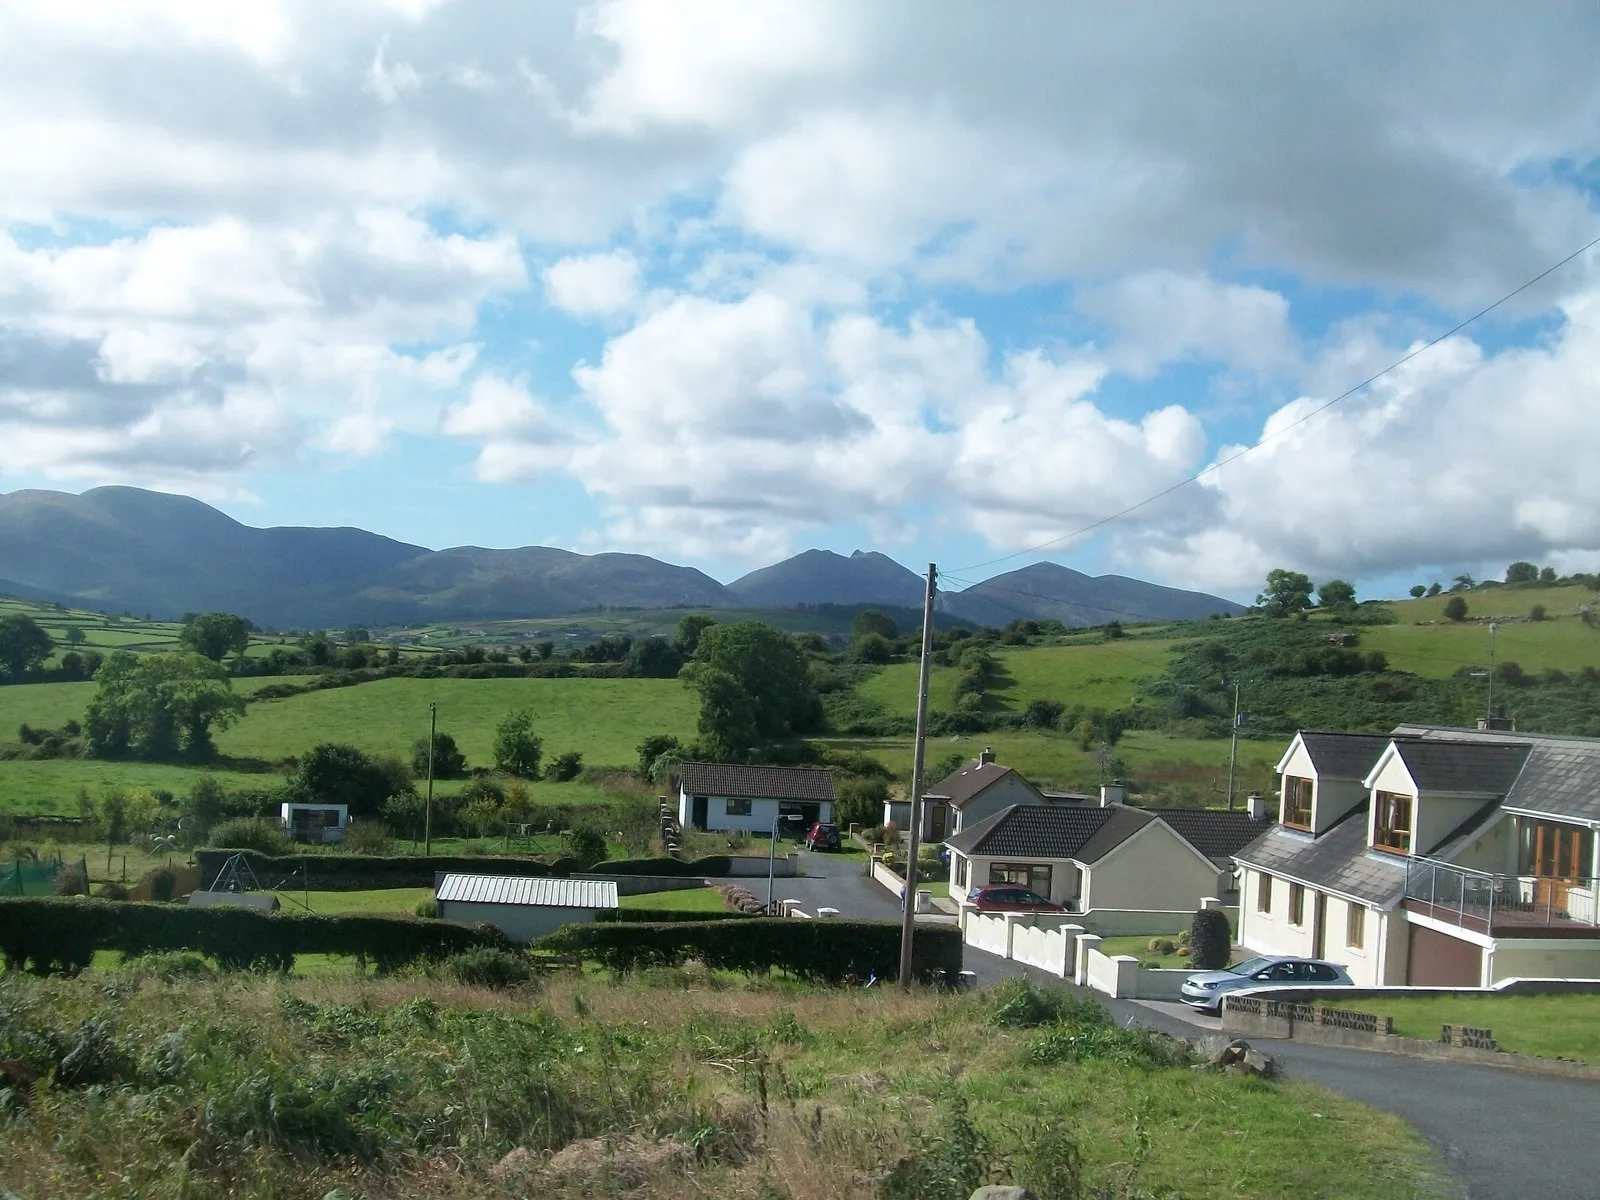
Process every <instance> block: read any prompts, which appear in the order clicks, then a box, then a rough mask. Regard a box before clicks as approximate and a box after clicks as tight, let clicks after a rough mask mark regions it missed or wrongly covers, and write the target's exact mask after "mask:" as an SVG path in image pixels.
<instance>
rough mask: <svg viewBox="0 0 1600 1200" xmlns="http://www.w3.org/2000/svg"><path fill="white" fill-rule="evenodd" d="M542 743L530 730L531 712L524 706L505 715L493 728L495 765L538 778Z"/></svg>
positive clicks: (518, 773) (520, 775)
mask: <svg viewBox="0 0 1600 1200" xmlns="http://www.w3.org/2000/svg"><path fill="white" fill-rule="evenodd" d="M543 751H544V743H543V742H542V741H540V740H539V738H538V737H537V736H536V735H535V734H534V732H533V713H531V712H529V711H528V710H527V709H525V708H518V709H514V710H513V711H511V712H508V713H507V714H506V715H505V719H504V720H503V721H501V722H500V724H499V726H498V727H497V728H496V729H495V731H494V765H495V766H496V767H497V768H498V769H499V770H502V771H504V772H505V773H506V774H507V775H516V776H517V777H519V778H521V779H537V778H539V756H540V755H541V754H542V753H543Z"/></svg>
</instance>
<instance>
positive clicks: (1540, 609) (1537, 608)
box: [1528, 604, 1549, 621]
mask: <svg viewBox="0 0 1600 1200" xmlns="http://www.w3.org/2000/svg"><path fill="white" fill-rule="evenodd" d="M1548 615H1549V612H1548V611H1547V610H1546V608H1545V606H1544V605H1542V604H1535V605H1534V606H1533V607H1532V608H1530V609H1529V610H1528V620H1530V621H1542V620H1544V619H1545V617H1547V616H1548Z"/></svg>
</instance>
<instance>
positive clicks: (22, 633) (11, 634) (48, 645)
mask: <svg viewBox="0 0 1600 1200" xmlns="http://www.w3.org/2000/svg"><path fill="white" fill-rule="evenodd" d="M55 648H56V644H55V642H53V641H51V640H50V635H49V634H48V633H46V632H45V631H44V630H43V629H42V628H40V626H39V623H38V622H37V621H35V620H34V619H33V618H32V617H30V616H28V615H26V614H25V613H16V614H14V615H12V616H9V617H0V673H3V674H4V675H5V677H6V679H8V680H10V681H11V682H12V683H16V682H19V681H20V680H22V679H25V678H27V676H28V675H29V674H31V673H32V672H33V671H35V670H37V669H38V668H39V667H41V666H43V665H44V662H45V660H46V659H47V658H49V657H50V655H51V653H52V652H54V650H55Z"/></svg>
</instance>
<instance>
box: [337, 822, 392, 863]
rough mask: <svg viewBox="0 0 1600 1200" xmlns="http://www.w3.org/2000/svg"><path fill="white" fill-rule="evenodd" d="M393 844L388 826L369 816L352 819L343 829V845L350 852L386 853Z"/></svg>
mask: <svg viewBox="0 0 1600 1200" xmlns="http://www.w3.org/2000/svg"><path fill="white" fill-rule="evenodd" d="M393 845H394V835H393V833H392V832H391V831H390V829H389V827H388V826H387V825H385V824H384V823H383V822H382V821H375V820H372V819H371V818H370V817H369V818H365V819H362V820H356V821H352V822H351V823H350V827H349V828H348V829H347V830H345V835H344V842H343V846H344V848H345V849H346V850H347V851H349V852H350V853H351V854H388V853H389V851H390V850H391V849H392V848H393Z"/></svg>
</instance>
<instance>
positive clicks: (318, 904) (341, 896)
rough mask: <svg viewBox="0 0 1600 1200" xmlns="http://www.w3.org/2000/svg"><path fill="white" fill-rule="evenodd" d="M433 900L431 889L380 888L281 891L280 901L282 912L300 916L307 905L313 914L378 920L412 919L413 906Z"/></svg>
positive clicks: (288, 889)
mask: <svg viewBox="0 0 1600 1200" xmlns="http://www.w3.org/2000/svg"><path fill="white" fill-rule="evenodd" d="M432 899H433V889H432V888H431V887H415V888H380V889H378V890H375V891H370V892H298V891H295V890H294V889H293V888H285V889H283V891H282V893H281V895H280V901H281V903H282V904H283V908H284V911H286V912H301V911H304V910H303V909H302V908H301V905H302V904H307V903H308V902H309V906H310V908H311V911H312V912H314V913H373V914H378V915H382V916H406V917H409V916H411V915H412V912H413V910H414V909H415V908H416V907H417V904H418V903H419V902H420V901H423V900H432Z"/></svg>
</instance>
